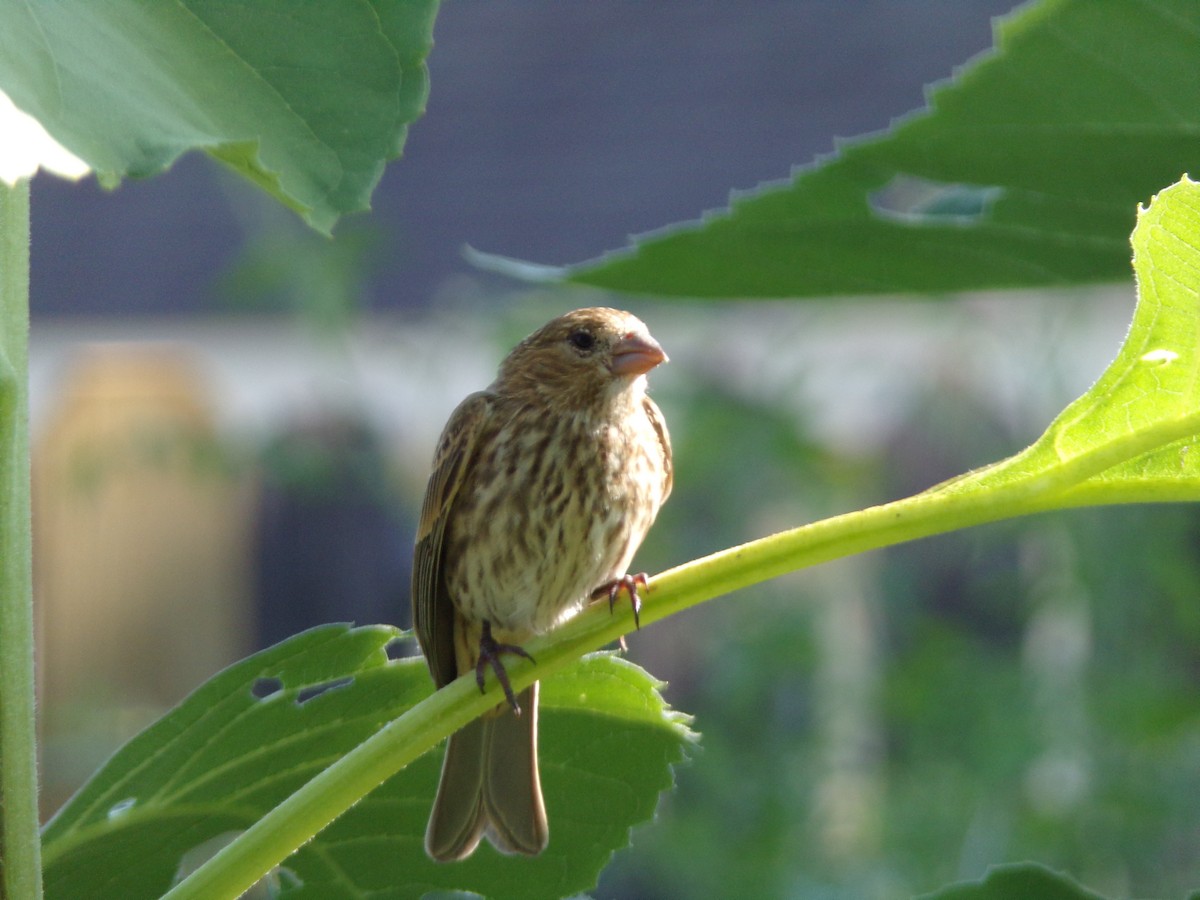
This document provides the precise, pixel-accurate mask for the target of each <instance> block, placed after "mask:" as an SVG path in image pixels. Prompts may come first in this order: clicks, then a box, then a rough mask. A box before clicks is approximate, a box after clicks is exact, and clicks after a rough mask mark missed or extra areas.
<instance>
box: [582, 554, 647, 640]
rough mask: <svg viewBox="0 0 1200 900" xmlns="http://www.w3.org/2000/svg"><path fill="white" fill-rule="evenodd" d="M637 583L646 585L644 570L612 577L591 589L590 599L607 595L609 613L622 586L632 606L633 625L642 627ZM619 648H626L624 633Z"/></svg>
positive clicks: (640, 603) (640, 599) (638, 627)
mask: <svg viewBox="0 0 1200 900" xmlns="http://www.w3.org/2000/svg"><path fill="white" fill-rule="evenodd" d="M638 585H641V586H642V587H645V586H646V573H645V572H639V573H638V574H637V575H622V576H621V577H620V578H614V579H613V580H612V581H609V582H607V583H606V584H602V585H600V587H598V588H596V589H595V590H594V591H592V599H593V600H599V599H600V598H601V597H608V611H609V612H610V613H611V612H612V611H613V607H614V606H616V603H617V597H618V595H620V593H621V588H624V589H625V590H626V591H627V592H628V594H629V605H630V606H631V607H632V608H633V627H634V628H637V629H640V628H641V627H642V618H641V616H642V597H641V595H640V594H639V593H638ZM621 649H622V650H627V649H628V648H627V647H626V646H625V636H624V635H621Z"/></svg>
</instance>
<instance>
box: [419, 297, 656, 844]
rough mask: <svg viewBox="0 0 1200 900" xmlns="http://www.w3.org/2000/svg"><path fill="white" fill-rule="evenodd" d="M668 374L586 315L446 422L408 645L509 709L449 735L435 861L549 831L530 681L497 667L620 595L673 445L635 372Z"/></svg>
mask: <svg viewBox="0 0 1200 900" xmlns="http://www.w3.org/2000/svg"><path fill="white" fill-rule="evenodd" d="M666 361H667V355H666V353H665V352H663V349H662V347H661V346H660V345H659V343H658V342H657V341H656V340H655V339H654V338H653V337H652V336H651V335H650V332H649V330H648V329H647V327H646V325H645V324H644V323H643V322H642V321H641V320H640V319H638V318H637V317H636V316H634V315H632V314H631V313H628V312H624V311H622V310H617V309H608V308H603V307H593V308H587V309H577V310H574V311H572V312H568V313H566V314H565V315H562V316H559V317H557V318H555V319H553V320H551V321H550V322H548V323H547V324H546V325H544V326H542V327H541V328H539V329H538V330H537V331H535V332H533V333H532V334H530V335H529V336H528V337H526V338H525V339H524V340H523V341H521V342H520V343H519V344H517V346H516V347H515V348H513V350H512V351H511V352H510V353H509V354H508V355H507V356H506V357H505V358H504V360H503V361H502V362H501V363H500V366H499V369H498V372H497V375H496V378H495V380H494V381H493V382H492V383H491V385H489V386H488V387H487V388H486V389H484V390H482V391H478V392H476V393H473V394H471V395H469V396H468V397H466V399H464V400H463V401H462V402H461V403H460V404H459V405H458V406H457V407H456V408H455V410H454V412H453V413H452V414H451V415H450V418H449V420H448V421H447V423H446V426H445V428H444V429H443V431H442V434H441V437H440V438H439V440H438V443H437V449H436V452H435V454H434V463H433V471H432V474H431V475H430V478H429V483H428V486H427V488H426V491H425V499H424V503H423V505H422V508H421V515H420V521H419V524H418V528H417V539H416V546H415V549H414V559H413V580H412V604H413V624H414V629H415V631H416V634H417V640H418V643H419V644H420V647H421V650H422V652H423V653H424V655H425V659H426V662H427V663H428V666H429V670H430V673H431V674H432V676H433V681H434V685H435V687H436V688H441V687H444V686H445V685H447V684H449V683H450V682H452V681H454V680H455V679H456V678H458V677H459V676H460V675H463V674H467V673H474V675H475V679H476V681H477V683H478V684H479V687H480V690H483V688H484V685H485V678H486V674H487V672H488V671H491V672H492V673H493V674H494V675H495V677H496V679H497V680H498V681H499V683H500V684H501V686H502V687H503V689H504V694H505V697H506V700H505V702H504V703H502V704H500V705H498V706H496V707H495V708H494V709H492V710H491V711H490V712H488V713H485V714H484V715H483V716H482V717H481V718H479V719H476V720H474V721H473V722H471V723H469V724H468V725H466V726H464V727H463V728H462V729H460V730H459V731H458V732H456V733H455V734H453V735H451V737H450V738H449V741H448V743H447V746H446V754H445V757H444V759H443V763H442V770H441V776H440V780H439V784H438V789H437V794H436V796H435V798H434V802H433V808H432V811H431V813H430V817H429V824H428V827H427V829H426V833H425V850H426V853H427V854H428V855H429V856H430V857H431V858H432V859H434V860H436V861H439V862H445V861H453V860H462V859H466V858H467V857H468V856H470V855H471V854H472V853H474V852H475V848H476V847H477V846H478V845H479V843H480V840H481V839H482V838H483V837H484V836H486V837H487V839H488V840H489V842H490V843H491V844H492V845H493V846H494V847H495V848H496V849H497V850H499V851H500V852H502V853H505V854H510V855H511V854H524V855H527V856H536V855H537V854H539V853H541V852H542V850H544V849H545V847H546V846H547V844H548V842H549V838H550V832H549V824H548V821H547V817H546V808H545V802H544V799H543V796H542V787H541V780H540V777H539V774H538V757H537V697H538V684H537V682H534V683H533V684H532V685H530V686H529V687H527V688H525V689H524V690H523V691H521V692H520V694H519V695H518V694H514V692H513V690H512V688H511V686H510V685H509V682H508V677H507V674H506V671H505V668H504V664H503V659H502V658H503V657H504V656H505V655H509V656H518V657H528V656H529V654H528V653H527V652H526V651H525V650H524V649H523V648H522V647H521V644H522V643H524V642H526V641H528V640H529V639H530V638H531V637H533V636H534V635H538V634H542V633H545V632H547V631H549V630H551V629H553V628H555V627H556V626H558V625H560V624H562V623H563V622H564V621H565V620H567V619H569V618H570V617H571V616H573V615H575V614H576V613H577V612H578V611H579V610H580V609H582V608H583V607H584V606H585V605H586V604H587V603H589V602H590V601H592V600H594V599H599V598H604V597H607V598H608V602H609V606H610V609H611V608H612V604H613V602H614V601H615V600H616V598H617V597H618V596H619V593H620V592H621V591H622V590H623V589H624V590H626V591H627V592H628V594H629V599H630V601H631V603H632V606H633V609H634V615H635V622H636V621H637V619H636V616H637V614H638V610H639V609H640V597H639V594H638V587H639V585H644V584H645V583H646V577H645V575H644V574H643V575H630V574H629V573H628V567H629V565H630V563H631V561H632V558H633V555H634V553H635V552H636V550H637V549H638V547H639V545H640V544H641V543H642V539H643V538H644V537H645V536H646V532H647V531H648V530H649V529H650V526H651V525H652V524H653V522H654V520H655V518H656V516H657V515H658V511H659V508H660V507H661V506H662V504H663V502H664V501H665V500H666V499H667V497H668V495H669V494H670V493H671V487H672V482H673V469H672V459H671V441H670V437H669V435H668V432H667V426H666V423H665V421H664V420H663V416H662V413H661V412H660V410H659V408H658V406H657V405H656V404H655V403H654V401H653V400H651V399H650V397H649V395H648V394H647V393H646V389H647V379H646V375H647V373H648V372H650V370H652V369H653V368H655V367H656V366H658V365H659V364H661V363H664V362H666Z"/></svg>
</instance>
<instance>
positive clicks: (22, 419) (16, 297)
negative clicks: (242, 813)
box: [0, 180, 42, 900]
mask: <svg viewBox="0 0 1200 900" xmlns="http://www.w3.org/2000/svg"><path fill="white" fill-rule="evenodd" d="M28 388H29V182H28V181H26V180H21V181H18V182H17V184H16V185H15V186H13V187H9V186H8V185H6V184H5V183H4V182H0V897H3V898H7V900H33V898H37V897H40V896H41V895H42V872H41V869H42V867H41V845H40V842H39V835H38V805H37V749H36V740H35V719H34V693H33V689H34V669H33V577H32V572H31V562H30V509H29V393H28Z"/></svg>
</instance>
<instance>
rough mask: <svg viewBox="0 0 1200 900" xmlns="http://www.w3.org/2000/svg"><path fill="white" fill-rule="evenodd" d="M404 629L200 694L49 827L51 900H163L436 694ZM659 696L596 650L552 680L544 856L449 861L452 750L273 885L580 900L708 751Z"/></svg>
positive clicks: (349, 821)
mask: <svg viewBox="0 0 1200 900" xmlns="http://www.w3.org/2000/svg"><path fill="white" fill-rule="evenodd" d="M398 637H399V633H398V632H397V631H395V630H394V629H392V628H388V627H384V626H373V627H364V628H350V627H348V626H344V625H327V626H322V627H319V628H315V629H312V630H310V631H307V632H304V633H302V634H299V635H297V636H295V637H293V638H291V639H289V640H287V641H284V642H283V643H281V644H278V645H276V646H274V647H271V648H269V649H267V650H264V651H262V652H260V653H257V654H255V655H254V656H251V657H249V658H247V659H245V660H243V661H241V662H239V663H237V664H235V665H234V666H231V667H230V668H229V669H226V670H225V671H224V672H221V673H220V674H218V675H217V676H215V677H214V678H212V679H211V680H210V681H208V682H207V683H206V684H204V685H202V686H201V687H200V688H199V689H197V690H196V691H195V693H193V694H192V695H191V696H190V697H188V698H187V699H186V700H184V701H183V702H182V703H181V704H180V705H179V706H178V707H177V708H176V709H175V710H173V711H172V712H170V713H169V714H168V715H166V716H165V717H164V718H162V719H160V720H159V721H158V722H156V723H155V724H154V725H152V726H151V727H150V728H148V729H147V730H146V731H144V732H143V733H142V734H140V735H138V736H137V737H135V738H134V739H133V740H132V741H130V742H129V743H128V744H126V745H125V747H123V748H122V749H121V750H119V751H118V752H117V754H116V755H115V756H114V757H113V758H112V759H111V760H109V762H108V763H107V764H106V765H105V766H104V767H103V768H102V769H101V770H100V771H99V772H97V773H96V774H95V776H93V778H92V779H91V781H89V782H88V784H87V785H85V786H84V787H83V789H82V790H80V792H79V793H78V794H77V795H76V796H75V797H74V798H72V800H71V801H70V802H69V803H68V804H67V805H66V806H65V807H64V808H63V809H62V810H61V811H60V812H59V813H58V814H57V815H56V816H55V817H54V818H53V819H52V820H51V821H50V823H49V824H48V825H47V826H46V829H45V854H44V858H45V878H46V895H47V896H48V897H51V898H53V897H61V898H74V897H84V896H86V897H113V898H121V900H136V898H141V897H158V896H161V895H162V894H163V893H164V892H165V891H166V890H167V889H168V888H169V887H170V886H171V885H172V883H173V882H174V881H175V880H176V879H177V877H179V876H180V875H182V874H187V873H188V872H190V871H191V870H193V869H195V868H196V867H197V866H198V865H199V864H200V863H202V862H204V861H205V860H206V859H207V858H208V857H209V856H211V855H212V854H214V853H215V852H216V851H217V850H219V849H220V848H221V847H223V846H224V845H225V844H227V843H229V841H231V840H232V839H233V838H234V837H236V836H237V835H238V834H240V833H241V832H242V831H244V830H245V829H246V828H248V827H249V826H250V825H252V824H253V823H254V822H255V821H257V820H258V819H259V818H261V817H262V816H263V815H264V814H265V813H266V812H267V811H268V810H270V809H271V808H272V807H274V806H275V805H277V804H278V803H279V802H280V801H281V800H283V799H284V798H285V797H287V796H288V795H289V794H291V793H292V792H293V791H295V790H296V789H297V788H298V787H300V786H301V785H302V784H304V783H305V782H307V781H308V780H309V779H310V778H312V777H313V776H314V775H315V774H317V773H318V772H319V771H321V770H322V769H323V768H324V767H326V766H328V765H329V764H330V763H331V762H333V761H335V760H337V759H338V758H340V757H341V756H342V755H343V754H345V753H346V752H347V751H349V750H351V749H352V748H354V747H355V746H356V745H357V744H359V743H360V742H362V741H363V740H364V739H365V738H367V737H369V736H370V735H372V734H374V733H375V732H376V731H378V730H379V729H380V728H381V727H382V726H383V725H384V724H386V723H387V722H389V721H391V720H392V719H394V718H396V717H398V716H400V715H401V714H402V713H403V712H405V711H406V710H407V709H409V708H410V707H411V706H413V705H414V704H416V703H417V702H419V701H420V700H422V699H424V698H425V697H427V696H428V695H429V693H430V691H431V689H432V684H431V682H430V679H429V674H428V672H427V671H426V668H425V663H424V661H423V660H421V659H419V658H405V659H398V660H389V659H388V655H387V652H386V650H387V647H388V645H389V644H392V643H393V642H395V641H397V640H398ZM657 687H658V685H657V683H656V682H655V681H654V680H653V679H651V678H650V677H649V676H648V675H646V673H645V672H643V671H642V670H641V669H639V668H637V667H636V666H634V665H632V664H630V663H628V662H626V661H624V660H622V659H619V658H617V657H614V656H612V655H610V654H597V655H593V656H589V657H586V658H584V659H583V660H581V661H579V662H578V663H576V664H575V665H573V666H571V667H570V668H568V669H567V670H566V671H564V672H562V673H560V674H558V675H555V676H553V677H551V678H548V679H547V680H546V681H545V683H544V689H543V694H542V698H543V699H542V717H541V725H542V739H541V761H542V771H543V782H544V786H545V790H546V798H547V804H548V807H549V811H550V817H551V832H552V837H551V843H550V847H549V849H548V850H547V851H546V852H545V853H544V854H543V855H542V856H541V857H538V858H537V859H535V860H525V859H520V860H516V859H512V858H507V857H501V856H499V855H498V854H496V853H494V852H492V851H491V850H490V848H483V849H481V850H480V851H479V852H477V853H476V855H475V857H473V858H472V859H471V860H470V861H468V862H466V863H462V864H459V865H454V866H444V865H436V864H434V863H432V862H431V861H430V860H429V859H428V858H427V857H426V856H425V853H424V849H423V843H422V842H423V838H424V831H425V820H426V816H427V815H428V814H429V808H430V804H431V803H432V800H433V794H434V788H435V786H436V783H437V774H438V769H439V766H440V754H437V753H433V754H426V755H425V756H424V757H422V758H421V759H419V760H417V762H415V763H414V764H412V765H411V766H409V767H408V768H407V769H405V770H403V771H401V772H400V773H399V774H397V775H396V776H394V777H392V778H391V779H389V780H388V781H386V782H385V783H384V784H383V785H381V786H380V787H379V788H378V789H376V790H375V791H373V792H372V793H370V794H369V795H368V796H367V797H366V798H365V799H363V800H362V801H361V802H359V803H357V804H356V805H354V806H353V807H352V808H351V809H350V811H349V812H347V813H346V814H345V815H343V816H342V817H341V818H339V819H337V820H336V821H335V822H334V823H333V824H332V825H331V826H330V827H328V828H327V829H325V830H324V831H323V832H321V833H320V834H318V835H317V836H316V837H315V838H314V839H313V840H312V841H310V842H308V843H307V844H305V845H304V846H303V847H302V848H301V849H300V850H299V851H297V852H296V853H295V854H293V855H292V856H291V857H290V858H289V859H287V860H286V861H285V862H284V863H283V865H282V866H280V867H279V868H277V869H276V870H275V871H274V872H272V873H271V875H270V878H271V879H272V881H273V883H274V884H275V885H276V886H278V887H279V888H280V889H281V890H283V891H284V892H285V895H286V896H296V897H321V898H337V897H361V896H365V895H366V894H368V893H370V894H372V895H373V896H376V895H381V896H388V897H409V896H411V897H419V896H421V894H422V893H424V892H425V891H427V890H431V889H434V888H444V889H459V890H470V891H475V892H477V893H486V894H488V895H490V896H497V897H506V896H507V897H519V896H532V895H542V896H549V895H555V896H557V895H562V894H573V893H578V892H580V891H584V890H587V889H588V888H590V887H591V886H593V885H594V884H595V882H596V878H597V876H598V874H599V872H600V870H601V868H603V866H604V865H605V864H606V863H607V862H608V859H609V857H610V856H611V855H612V853H613V852H614V851H616V850H617V849H620V848H621V847H624V846H626V845H627V844H628V842H629V831H630V828H631V827H632V826H633V825H634V824H636V823H638V822H641V821H644V820H646V819H648V818H649V817H650V816H651V815H652V814H653V812H654V808H655V805H656V803H657V799H658V795H659V793H660V792H661V791H663V790H666V789H668V788H669V787H670V786H671V785H672V775H671V766H672V765H674V764H675V763H678V762H680V761H681V760H682V759H683V758H684V755H685V752H686V749H687V747H688V746H689V745H690V743H691V742H692V740H693V735H692V733H691V732H690V731H689V730H688V728H687V724H686V721H685V720H684V719H683V718H682V717H680V716H679V715H678V714H675V713H672V712H671V711H670V710H669V709H668V708H667V706H666V705H665V704H664V702H663V701H662V699H661V697H660V696H659V694H658V691H657Z"/></svg>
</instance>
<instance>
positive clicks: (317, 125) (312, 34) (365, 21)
mask: <svg viewBox="0 0 1200 900" xmlns="http://www.w3.org/2000/svg"><path fill="white" fill-rule="evenodd" d="M437 6H438V4H437V0H372V2H368V0H347V2H340V3H317V4H296V3H291V2H286V0H260V2H255V3H251V4H239V3H223V2H216V0H178V2H174V3H143V2H137V0H111V2H104V3H78V4H76V3H41V4H30V3H23V2H19V0H0V20H2V21H3V22H4V28H3V29H0V89H3V90H4V91H5V92H6V93H7V94H8V95H9V96H10V97H11V98H12V100H13V101H14V102H15V103H16V104H17V106H19V107H20V108H21V109H23V110H25V111H26V112H28V113H30V114H31V115H33V116H35V117H36V118H37V119H39V120H40V121H41V123H42V124H43V126H45V128H46V130H47V131H49V132H50V134H51V135H52V136H53V137H54V138H56V139H57V140H58V141H59V142H60V143H61V144H63V145H64V146H65V147H67V149H69V150H71V151H72V152H73V153H75V154H76V155H77V156H79V157H82V158H83V159H84V160H85V161H86V162H87V163H88V164H89V165H90V166H91V167H92V168H93V169H95V170H96V172H97V174H98V175H99V177H100V179H101V181H102V182H103V183H104V184H106V185H109V186H113V185H115V184H116V183H117V182H118V181H119V180H120V179H122V178H125V177H128V176H134V177H141V176H146V175H153V174H155V173H157V172H159V171H161V170H163V169H165V168H166V167H168V166H170V165H171V164H172V163H173V162H174V161H175V160H176V159H177V158H178V157H179V155H180V154H182V153H185V152H187V151H188V150H193V149H201V150H205V151H207V152H208V153H210V154H211V155H213V156H214V157H216V158H217V159H220V160H221V161H223V162H224V163H226V164H227V165H229V166H231V167H232V168H234V169H236V170H237V171H239V172H240V173H241V174H243V175H245V176H246V177H248V178H250V179H251V180H252V181H254V182H255V183H257V184H259V185H260V186H261V187H263V188H264V189H265V190H267V191H268V192H269V193H271V194H273V195H274V196H275V197H276V198H277V199H279V200H280V201H282V202H283V203H285V204H286V205H287V206H289V207H291V208H292V209H294V210H296V211H297V212H299V213H300V214H301V215H303V216H304V218H305V219H306V220H307V221H308V222H309V224H311V225H312V226H313V227H314V228H317V229H319V230H321V231H329V230H330V229H331V228H332V227H333V225H334V224H335V223H336V221H337V219H338V217H339V216H341V215H342V214H344V213H347V212H352V211H355V210H362V209H366V208H368V204H369V199H370V194H371V191H372V190H373V189H374V187H375V185H376V184H377V183H378V181H379V178H380V177H381V175H382V172H383V166H384V164H385V163H386V162H387V161H388V160H390V159H393V158H395V157H396V156H398V155H399V154H400V151H401V148H402V147H403V144H404V139H405V135H406V132H407V128H408V125H409V124H410V123H411V122H413V121H414V120H415V119H417V118H418V117H419V116H420V115H421V114H422V112H423V111H424V106H425V98H426V96H427V94H428V76H427V73H426V70H425V65H424V59H425V57H426V55H427V54H428V53H429V49H430V47H431V45H432V29H433V19H434V15H435V14H436V12H437Z"/></svg>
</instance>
